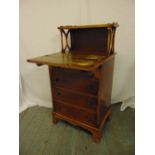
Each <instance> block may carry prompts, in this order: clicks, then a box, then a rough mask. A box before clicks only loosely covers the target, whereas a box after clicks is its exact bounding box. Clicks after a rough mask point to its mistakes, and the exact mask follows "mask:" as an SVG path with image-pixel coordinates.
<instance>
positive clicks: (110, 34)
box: [28, 23, 117, 143]
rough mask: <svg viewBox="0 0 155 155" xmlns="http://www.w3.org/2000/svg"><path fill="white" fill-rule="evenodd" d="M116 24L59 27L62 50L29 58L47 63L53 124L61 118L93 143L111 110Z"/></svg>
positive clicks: (43, 63)
mask: <svg viewBox="0 0 155 155" xmlns="http://www.w3.org/2000/svg"><path fill="white" fill-rule="evenodd" d="M116 27H117V24H115V23H113V24H103V25H87V26H60V27H58V29H59V30H60V33H61V45H62V49H61V52H58V53H54V54H49V55H44V56H41V57H36V58H32V59H29V60H28V62H31V63H36V64H37V65H38V66H40V65H48V69H49V76H50V86H51V95H52V99H53V102H52V103H53V111H52V117H53V123H57V121H58V120H59V119H61V120H64V121H67V122H69V123H70V124H73V125H77V126H80V127H82V128H84V129H86V130H88V131H89V132H90V133H91V134H92V137H93V140H94V141H95V142H96V143H98V142H99V141H100V138H101V129H102V127H103V125H104V124H105V122H106V120H107V119H108V118H109V116H110V113H111V106H110V105H111V91H112V78H113V67H114V57H115V53H114V38H115V30H116ZM69 35H70V39H69ZM64 38H65V39H64ZM64 40H65V41H64ZM69 42H70V43H69ZM64 44H65V45H64ZM60 134H61V133H60Z"/></svg>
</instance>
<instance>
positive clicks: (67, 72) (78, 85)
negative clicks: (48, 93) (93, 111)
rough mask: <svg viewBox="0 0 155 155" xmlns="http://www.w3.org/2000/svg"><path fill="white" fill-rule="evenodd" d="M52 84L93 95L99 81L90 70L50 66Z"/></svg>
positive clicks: (96, 92)
mask: <svg viewBox="0 0 155 155" xmlns="http://www.w3.org/2000/svg"><path fill="white" fill-rule="evenodd" d="M51 79H52V86H58V87H64V88H67V89H72V90H76V91H81V92H84V93H89V94H93V95H97V94H98V87H99V82H98V80H97V79H96V78H95V77H94V75H93V74H92V73H90V72H85V71H79V70H72V69H61V68H52V70H51Z"/></svg>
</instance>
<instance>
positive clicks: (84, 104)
mask: <svg viewBox="0 0 155 155" xmlns="http://www.w3.org/2000/svg"><path fill="white" fill-rule="evenodd" d="M53 99H54V100H58V101H62V102H65V103H67V104H70V105H73V106H76V107H79V108H81V109H82V108H85V109H90V110H92V111H96V106H97V98H96V97H89V96H85V95H82V94H78V93H74V92H72V91H68V90H67V91H66V90H63V89H61V88H54V89H53Z"/></svg>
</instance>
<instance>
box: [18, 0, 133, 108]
mask: <svg viewBox="0 0 155 155" xmlns="http://www.w3.org/2000/svg"><path fill="white" fill-rule="evenodd" d="M111 22H118V23H119V25H120V26H119V27H118V29H117V31H116V38H115V52H116V53H117V55H116V59H115V68H114V81H113V91H112V102H117V101H121V100H124V99H126V98H128V97H131V96H134V49H135V44H134V43H135V41H134V0H117V1H116V0H95V1H94V0H66V1H64V0H20V74H21V79H22V80H21V81H22V82H21V83H22V94H23V95H24V96H25V98H26V100H27V101H26V102H25V101H24V100H22V102H23V103H22V104H21V105H22V106H23V105H24V104H27V105H26V106H25V107H29V106H32V105H42V106H48V107H50V106H51V94H50V86H49V75H48V68H47V66H42V67H37V66H36V65H34V64H31V63H27V61H26V60H27V59H29V58H33V57H37V56H41V55H46V54H49V53H55V52H59V51H60V50H61V44H60V43H61V42H60V34H59V31H58V29H57V27H58V26H60V25H84V24H104V23H111ZM21 108H22V107H21Z"/></svg>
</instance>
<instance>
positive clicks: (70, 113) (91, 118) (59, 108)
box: [54, 101, 97, 126]
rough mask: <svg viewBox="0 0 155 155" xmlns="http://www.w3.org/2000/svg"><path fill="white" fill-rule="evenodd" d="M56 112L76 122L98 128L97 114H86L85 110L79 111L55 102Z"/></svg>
mask: <svg viewBox="0 0 155 155" xmlns="http://www.w3.org/2000/svg"><path fill="white" fill-rule="evenodd" d="M54 105H55V106H54V107H55V108H54V111H55V112H57V113H60V114H62V115H65V116H67V117H69V118H72V119H74V120H77V121H80V122H84V123H87V124H89V125H93V126H96V122H97V121H96V113H91V112H86V111H84V110H79V109H77V108H73V107H71V106H68V105H66V104H63V103H60V102H58V101H54Z"/></svg>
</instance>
